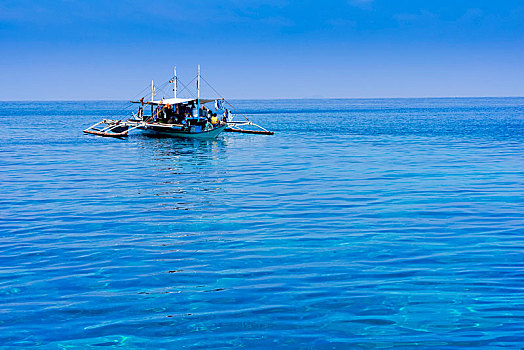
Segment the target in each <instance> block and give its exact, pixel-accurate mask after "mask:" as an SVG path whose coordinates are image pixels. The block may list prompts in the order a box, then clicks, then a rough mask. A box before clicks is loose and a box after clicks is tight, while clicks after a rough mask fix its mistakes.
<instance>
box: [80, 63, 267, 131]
mask: <svg viewBox="0 0 524 350" xmlns="http://www.w3.org/2000/svg"><path fill="white" fill-rule="evenodd" d="M201 78H202V77H201V75H200V66H198V73H197V77H196V87H197V91H196V97H194V98H179V97H177V90H178V89H177V87H178V83H179V79H178V77H177V74H176V67H175V69H174V76H173V78H172V79H170V80H169V82H168V83H173V91H174V97H171V98H161V99H157V100H155V96H156V94H157V93H156V89H155V84H154V82H151V99H150V100H149V101H145V97H142V98H140V99H139V100H134V101H129V103H131V104H139V107H138V110H137V112H136V113H133V114H132V116H130V117H128V118H127V119H102V120H101V121H100V122H98V123H96V124H93V125H91V126H90V127H89V128H87V129H85V130H84V133H86V134H92V135H98V136H104V137H127V136H128V135H129V132H130V131H132V130H139V131H142V132H144V133H146V134H148V135H154V136H165V137H185V138H197V139H213V138H216V137H217V136H218V135H220V133H222V132H223V131H226V132H240V133H249V134H263V135H273V132H271V131H268V130H266V129H265V128H263V127H261V126H260V125H257V124H255V123H253V122H252V121H251V120H249V119H248V118H247V117H246V116H245V115H242V117H243V118H244V120H235V116H237V115H238V114H239V113H236V112H235V113H233V112H232V109H234V107H233V106H232V105H231V104H230V103H229V102H228V101H226V100H225V99H224V98H223V97H219V98H200V84H201ZM213 90H214V89H213ZM214 91H216V90H214ZM226 105H227V106H226ZM146 109H147V110H148V112H149V110H150V113H149V114H146V113H145V110H146Z"/></svg>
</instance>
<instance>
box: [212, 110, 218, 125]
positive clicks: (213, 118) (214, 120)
mask: <svg viewBox="0 0 524 350" xmlns="http://www.w3.org/2000/svg"><path fill="white" fill-rule="evenodd" d="M211 124H213V125H217V124H218V118H217V114H216V113H213V114H212V115H211Z"/></svg>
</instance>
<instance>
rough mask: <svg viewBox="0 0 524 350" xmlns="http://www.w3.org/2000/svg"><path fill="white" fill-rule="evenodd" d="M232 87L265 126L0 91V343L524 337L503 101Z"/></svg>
mask: <svg viewBox="0 0 524 350" xmlns="http://www.w3.org/2000/svg"><path fill="white" fill-rule="evenodd" d="M235 104H236V105H237V107H238V109H240V110H242V111H244V112H245V113H246V114H247V115H248V116H249V117H250V118H251V119H252V120H253V121H255V122H258V123H260V124H261V125H263V126H265V127H266V128H268V129H270V130H273V131H275V135H273V136H261V135H243V134H232V133H223V134H222V135H221V136H219V138H217V139H216V140H212V141H195V140H184V139H165V138H151V137H146V136H144V135H140V134H138V133H137V134H133V135H131V136H130V137H129V138H127V139H125V140H119V139H111V138H100V137H95V136H88V135H84V134H83V133H82V129H83V128H85V127H87V126H89V125H90V124H92V123H94V122H95V121H97V120H99V119H100V118H102V117H108V116H111V115H114V114H115V113H116V115H117V116H123V115H122V114H118V109H119V108H120V107H121V106H122V102H56V103H51V102H2V103H0V185H1V193H0V348H2V349H3V348H6V349H9V348H31V347H39V348H49V349H62V348H63V349H77V348H78V349H83V348H94V349H100V348H104V347H106V348H107V347H124V348H129V349H133V348H152V349H153V348H154V349H176V348H191V349H200V348H213V349H217V348H249V349H267V348H270V347H273V348H300V349H387V348H402V349H409V348H428V349H461V348H472V349H478V348H489V349H491V348H493V349H497V348H522V347H523V346H524V98H493V99H489V98H470V99H377V100H371V99H370V100H310V101H300V100H276V101H267V100H265V101H261V100H255V101H237V102H236V103H235ZM115 111H117V112H115Z"/></svg>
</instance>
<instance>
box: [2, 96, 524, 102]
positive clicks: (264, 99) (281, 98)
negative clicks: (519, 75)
mask: <svg viewBox="0 0 524 350" xmlns="http://www.w3.org/2000/svg"><path fill="white" fill-rule="evenodd" d="M450 98H454V99H466V98H524V95H523V96H518V95H514V96H417V97H415V96H408V97H406V96H404V97H287V98H286V97H278V98H231V99H229V100H235V101H253V100H255V101H274V100H282V101H284V100H402V99H405V100H410V99H450ZM111 101H119V102H121V101H127V99H86V100H76V99H71V100H67V99H64V100H51V99H49V100H0V103H4V102H111Z"/></svg>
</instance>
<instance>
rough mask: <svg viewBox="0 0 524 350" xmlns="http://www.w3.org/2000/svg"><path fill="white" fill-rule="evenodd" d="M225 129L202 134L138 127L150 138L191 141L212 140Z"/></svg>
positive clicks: (224, 126)
mask: <svg viewBox="0 0 524 350" xmlns="http://www.w3.org/2000/svg"><path fill="white" fill-rule="evenodd" d="M225 128H226V125H222V126H219V127H216V128H214V129H211V130H207V131H202V132H190V131H182V130H179V129H175V128H169V127H157V126H152V125H148V126H147V127H139V129H141V130H143V131H144V132H145V133H146V134H148V135H152V136H164V137H182V138H191V139H214V138H216V137H217V136H218V135H220V133H221V132H222V131H224V129H225Z"/></svg>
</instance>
